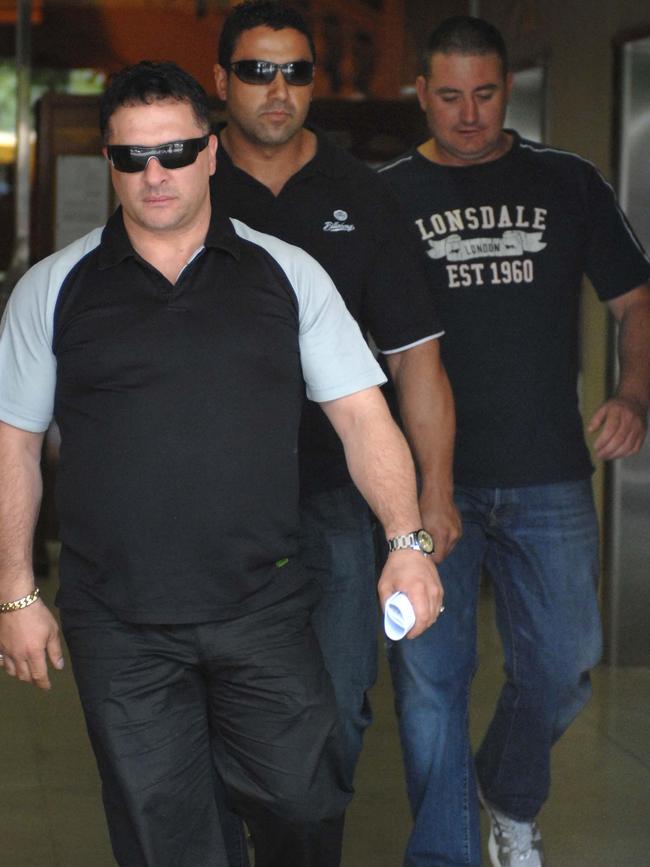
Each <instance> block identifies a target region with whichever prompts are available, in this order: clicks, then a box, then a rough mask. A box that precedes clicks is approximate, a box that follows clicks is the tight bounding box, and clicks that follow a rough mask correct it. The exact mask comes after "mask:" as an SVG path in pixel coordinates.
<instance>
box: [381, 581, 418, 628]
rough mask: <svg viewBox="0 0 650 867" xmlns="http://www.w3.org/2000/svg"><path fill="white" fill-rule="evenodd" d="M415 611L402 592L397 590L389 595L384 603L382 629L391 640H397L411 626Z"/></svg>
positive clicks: (413, 621)
mask: <svg viewBox="0 0 650 867" xmlns="http://www.w3.org/2000/svg"><path fill="white" fill-rule="evenodd" d="M414 623H415V611H413V606H412V605H411V602H410V600H409V598H408V596H405V595H404V593H402V592H401V591H399V590H398V591H397V593H393V595H392V596H389V597H388V599H387V600H386V604H385V605H384V631H385V632H386V635H387V636H388V637H389V638H390V639H391V640H392V641H399V640H400V638H404V636H405V635H406V633H407V632H408V631H409V630H410V629H412V628H413V624H414Z"/></svg>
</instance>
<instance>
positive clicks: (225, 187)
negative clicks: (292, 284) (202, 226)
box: [212, 131, 441, 493]
mask: <svg viewBox="0 0 650 867" xmlns="http://www.w3.org/2000/svg"><path fill="white" fill-rule="evenodd" d="M315 132H316V135H317V138H318V148H317V152H316V155H315V156H314V158H313V159H312V160H310V161H309V162H308V163H307V164H306V165H305V166H303V168H302V169H300V171H298V172H297V173H296V174H295V175H293V176H292V177H291V178H290V179H289V180H288V182H287V183H286V185H285V186H284V187H283V189H282V190H281V191H280V194H279V195H278V196H275V195H274V194H273V193H272V192H271V191H270V190H269V189H268V187H266V186H264V184H261V183H259V181H257V180H255V178H253V177H252V176H251V175H249V174H247V173H246V172H244V171H242V170H241V169H239V168H237V167H236V166H235V165H233V162H232V160H231V159H230V157H229V156H228V154H227V153H226V150H225V148H224V147H223V145H222V146H221V147H220V148H219V150H218V152H217V171H216V173H215V175H214V176H213V178H212V183H213V186H212V189H213V195H214V197H215V201H216V202H217V203H218V206H219V207H220V208H223V209H224V210H225V212H226V213H227V214H228V215H229V216H233V217H237V218H238V219H240V220H243V221H244V222H245V223H247V224H248V225H250V226H253V227H254V228H256V229H259V230H260V231H262V232H269V233H271V234H273V235H277V236H278V237H280V238H282V239H283V240H285V241H288V242H289V243H291V244H296V245H297V246H299V247H302V248H303V249H304V250H307V252H308V253H310V254H311V255H312V256H313V257H314V258H315V259H316V260H317V261H318V262H320V264H321V265H322V266H323V267H324V268H325V270H326V271H327V272H328V274H329V275H330V276H331V278H332V280H333V281H334V284H335V285H336V287H337V289H338V290H339V292H340V293H341V295H342V296H343V300H344V301H345V303H346V305H347V307H348V309H349V310H350V312H351V313H352V315H353V316H354V318H355V319H356V320H357V322H358V323H359V325H360V327H361V330H362V331H363V332H364V333H370V334H371V336H372V338H373V340H374V342H375V344H376V345H377V347H378V349H379V351H380V352H382V353H391V352H398V351H401V350H404V349H407V348H409V347H411V346H414V345H416V344H417V343H419V342H423V341H425V340H428V339H431V338H432V337H434V336H439V335H440V333H441V327H440V324H439V322H438V319H437V317H436V315H435V312H434V309H433V300H432V294H431V291H430V288H429V287H428V284H427V277H426V274H425V269H424V265H423V263H422V261H421V256H420V254H419V250H418V248H417V244H416V243H415V241H414V240H413V238H412V237H411V235H410V232H409V229H408V224H407V220H406V217H404V216H402V214H401V211H400V205H399V203H398V200H397V198H396V197H395V195H394V193H393V192H392V190H391V189H390V188H389V185H388V184H386V183H385V182H384V181H383V179H381V178H378V177H377V175H376V174H375V173H374V172H372V171H371V170H370V169H369V168H368V167H367V166H365V165H364V164H363V163H361V162H359V160H357V159H355V158H354V157H352V156H350V155H349V154H348V153H346V151H344V150H343V149H342V148H340V147H338V146H337V145H335V144H334V143H333V142H332V141H331V140H330V139H329V138H328V137H327V136H326V135H323V134H322V133H320V132H317V131H315ZM300 472H301V488H302V490H303V491H304V492H305V493H309V492H312V491H318V490H324V489H328V488H333V487H338V486H340V485H343V484H348V483H349V482H350V477H349V474H348V471H347V467H346V464H345V457H344V454H343V449H342V447H341V444H340V442H339V440H338V437H337V436H336V434H335V432H334V431H333V429H332V427H331V425H330V424H329V422H328V420H327V418H326V417H325V415H324V414H323V412H322V411H321V409H320V407H318V406H313V405H307V406H306V407H305V412H304V414H303V420H302V425H301V431H300Z"/></svg>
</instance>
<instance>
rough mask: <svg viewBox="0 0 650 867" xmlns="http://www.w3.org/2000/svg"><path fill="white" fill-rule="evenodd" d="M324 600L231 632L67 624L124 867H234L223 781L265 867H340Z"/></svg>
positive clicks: (100, 614) (290, 605) (340, 782)
mask: <svg viewBox="0 0 650 867" xmlns="http://www.w3.org/2000/svg"><path fill="white" fill-rule="evenodd" d="M317 592H318V591H317V590H315V588H314V587H313V585H308V586H307V587H305V588H304V589H303V590H301V591H299V592H298V593H295V594H293V595H292V596H291V597H289V598H287V599H285V600H282V602H281V603H278V604H276V605H274V606H272V607H270V608H267V609H265V610H264V611H261V612H256V613H254V614H251V615H248V616H245V617H241V618H239V619H237V620H233V621H230V622H227V623H203V624H192V625H172V626H150V625H138V624H128V623H123V622H121V621H119V620H117V619H116V618H115V617H114V616H113V615H112V614H111V613H110V612H108V611H106V610H105V609H101V610H93V611H67V610H66V611H62V612H61V614H62V617H61V619H62V625H63V632H64V635H65V638H66V641H67V643H68V647H69V649H70V655H71V659H72V664H73V669H74V674H75V679H76V682H77V688H78V690H79V695H80V698H81V703H82V706H83V710H84V714H85V717H86V724H87V727H88V733H89V736H90V740H91V743H92V746H93V749H94V751H95V756H96V759H97V764H98V767H99V772H100V776H101V779H102V787H103V799H104V808H105V811H106V817H107V821H108V826H109V831H110V835H111V843H112V846H113V852H114V854H115V858H116V860H117V863H118V864H119V865H120V867H226V865H228V859H227V856H226V854H225V848H224V842H223V837H222V833H221V829H220V823H219V815H218V810H217V799H216V797H215V792H216V787H217V786H218V784H219V780H220V781H222V782H223V786H224V787H225V791H226V795H227V798H228V805H229V807H230V808H231V809H232V810H234V811H235V812H236V813H237V814H239V815H240V816H241V817H242V818H243V819H244V820H245V821H246V823H247V825H248V827H249V829H250V831H251V834H252V836H253V841H254V844H255V863H256V867H336V865H338V864H339V861H340V855H341V837H342V830H343V812H344V810H345V807H346V805H347V803H348V801H349V800H350V797H351V791H350V789H349V788H348V787H347V786H346V784H345V782H344V775H343V773H342V754H341V744H340V732H339V723H338V716H337V711H336V705H335V700H334V693H333V689H332V686H331V683H330V681H329V676H328V675H327V672H326V671H325V668H324V666H323V661H322V657H321V654H320V648H319V646H318V643H317V641H316V639H315V637H314V634H313V632H312V630H311V627H310V624H309V608H310V606H311V604H312V603H313V601H314V594H315V593H317ZM215 775H218V776H215Z"/></svg>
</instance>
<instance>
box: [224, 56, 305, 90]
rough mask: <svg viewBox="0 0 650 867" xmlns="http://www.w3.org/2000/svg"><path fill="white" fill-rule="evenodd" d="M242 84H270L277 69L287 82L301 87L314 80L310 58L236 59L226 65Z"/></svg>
mask: <svg viewBox="0 0 650 867" xmlns="http://www.w3.org/2000/svg"><path fill="white" fill-rule="evenodd" d="M227 69H232V71H233V72H234V73H235V75H236V76H237V78H238V79H239V80H240V81H243V82H244V84H270V83H271V82H272V81H273V79H274V78H275V76H276V75H277V74H278V70H280V72H281V73H282V75H283V76H284V80H285V81H286V82H287V84H293V85H295V86H296V87H303V86H304V85H306V84H311V83H312V81H313V80H314V64H313V63H312V62H311V60H292V61H291V62H290V63H271V61H270V60H236V61H235V62H234V63H231V64H229V65H228V67H227Z"/></svg>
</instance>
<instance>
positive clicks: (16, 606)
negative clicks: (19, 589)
mask: <svg viewBox="0 0 650 867" xmlns="http://www.w3.org/2000/svg"><path fill="white" fill-rule="evenodd" d="M40 595H41V591H40V590H39V589H38V587H34V589H33V590H32V592H31V593H28V594H27V596H23V597H22V599H14V601H13V602H0V614H6V613H7V612H8V611H20V609H21V608H27V606H28V605H32V604H33V603H34V602H36V600H37V599H38V597H39V596H40Z"/></svg>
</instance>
